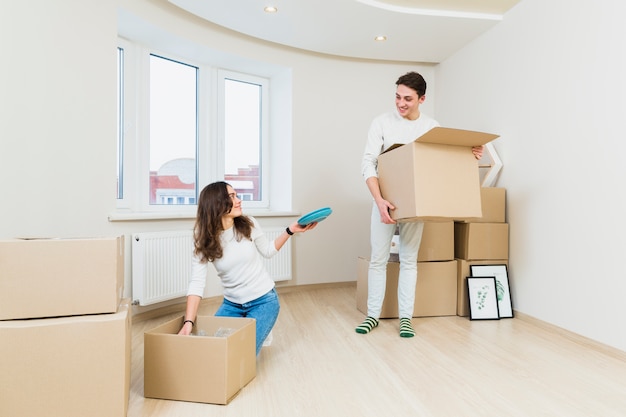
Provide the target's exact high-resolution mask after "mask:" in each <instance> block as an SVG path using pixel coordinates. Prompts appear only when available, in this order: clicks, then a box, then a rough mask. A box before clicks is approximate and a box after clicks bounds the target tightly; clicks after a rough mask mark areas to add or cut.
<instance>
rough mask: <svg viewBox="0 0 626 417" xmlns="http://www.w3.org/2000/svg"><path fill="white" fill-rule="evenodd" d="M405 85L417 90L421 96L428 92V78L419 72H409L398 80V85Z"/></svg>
mask: <svg viewBox="0 0 626 417" xmlns="http://www.w3.org/2000/svg"><path fill="white" fill-rule="evenodd" d="M400 84H402V85H405V86H407V87H409V88H412V89H413V90H415V92H417V96H418V97H421V96H423V95H424V94H426V80H424V77H422V76H421V75H420V74H418V73H417V72H414V71H412V72H407V73H406V74H404V75H403V76H401V77H400V78H398V81H396V85H400Z"/></svg>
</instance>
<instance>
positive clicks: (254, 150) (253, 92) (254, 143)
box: [224, 79, 262, 201]
mask: <svg viewBox="0 0 626 417" xmlns="http://www.w3.org/2000/svg"><path fill="white" fill-rule="evenodd" d="M224 148H225V160H224V167H225V176H224V178H225V180H226V182H228V183H229V184H231V185H232V186H233V188H234V189H235V191H236V192H237V194H238V196H239V198H241V199H242V200H246V201H259V200H261V196H262V194H261V193H262V190H261V86H260V85H258V84H254V83H248V82H243V81H238V80H231V79H226V80H225V85H224Z"/></svg>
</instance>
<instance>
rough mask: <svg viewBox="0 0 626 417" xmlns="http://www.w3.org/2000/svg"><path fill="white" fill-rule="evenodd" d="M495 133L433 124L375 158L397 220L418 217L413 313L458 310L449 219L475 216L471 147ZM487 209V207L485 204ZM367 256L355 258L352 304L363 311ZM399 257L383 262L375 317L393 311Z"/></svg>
mask: <svg viewBox="0 0 626 417" xmlns="http://www.w3.org/2000/svg"><path fill="white" fill-rule="evenodd" d="M497 137H498V136H497V135H493V134H489V133H482V132H474V131H468V130H460V129H450V128H444V127H438V128H434V129H432V130H430V131H429V132H427V133H426V134H424V135H423V136H421V137H419V138H417V139H416V140H415V141H413V142H410V143H408V144H406V145H401V146H392V147H390V148H389V149H388V150H387V151H386V152H384V153H383V154H381V155H380V156H379V158H378V175H379V183H380V188H381V192H382V194H383V197H384V198H385V199H386V200H388V201H390V202H391V203H392V204H393V205H394V206H395V207H396V210H394V211H393V212H392V218H393V219H395V220H396V221H398V222H407V221H424V223H425V224H424V233H423V235H422V242H421V244H420V250H419V253H418V265H417V270H418V279H417V285H416V288H415V306H414V313H413V317H428V316H451V315H456V314H457V312H458V305H457V304H458V300H457V298H458V293H459V288H458V285H459V282H458V271H459V266H458V260H457V259H456V257H455V255H456V254H455V220H473V219H481V218H482V216H483V209H482V201H483V199H482V195H481V187H480V179H479V168H478V161H476V159H475V157H474V155H473V153H472V151H471V148H472V147H473V146H479V145H484V144H486V143H488V142H490V141H492V140H493V139H495V138H497ZM488 210H489V209H488ZM368 267H369V261H368V258H367V257H360V258H359V259H358V260H357V300H356V301H357V309H358V310H359V311H361V312H362V313H364V314H367V272H368ZM398 274H399V263H398V261H397V259H396V257H394V256H393V254H392V255H391V256H390V262H389V263H388V264H387V288H386V292H385V298H384V301H383V308H382V311H381V318H396V317H398V300H397V286H398Z"/></svg>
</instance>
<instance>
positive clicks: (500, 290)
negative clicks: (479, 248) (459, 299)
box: [470, 264, 513, 318]
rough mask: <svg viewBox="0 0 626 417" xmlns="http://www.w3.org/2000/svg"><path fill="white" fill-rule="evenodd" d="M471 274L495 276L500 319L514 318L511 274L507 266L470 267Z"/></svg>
mask: <svg viewBox="0 0 626 417" xmlns="http://www.w3.org/2000/svg"><path fill="white" fill-rule="evenodd" d="M470 272H471V275H472V276H480V277H492V276H493V277H495V278H496V295H497V297H498V308H499V310H500V318H513V304H512V302H511V289H510V286H509V274H508V271H507V267H506V265H505V264H499V265H470Z"/></svg>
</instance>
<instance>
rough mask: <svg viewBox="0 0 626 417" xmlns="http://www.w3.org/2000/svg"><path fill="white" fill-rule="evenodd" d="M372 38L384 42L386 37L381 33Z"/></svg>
mask: <svg viewBox="0 0 626 417" xmlns="http://www.w3.org/2000/svg"><path fill="white" fill-rule="evenodd" d="M374 40H375V41H377V42H384V41H386V40H387V37H386V36H383V35H379V36H376V37H375V38H374Z"/></svg>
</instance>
